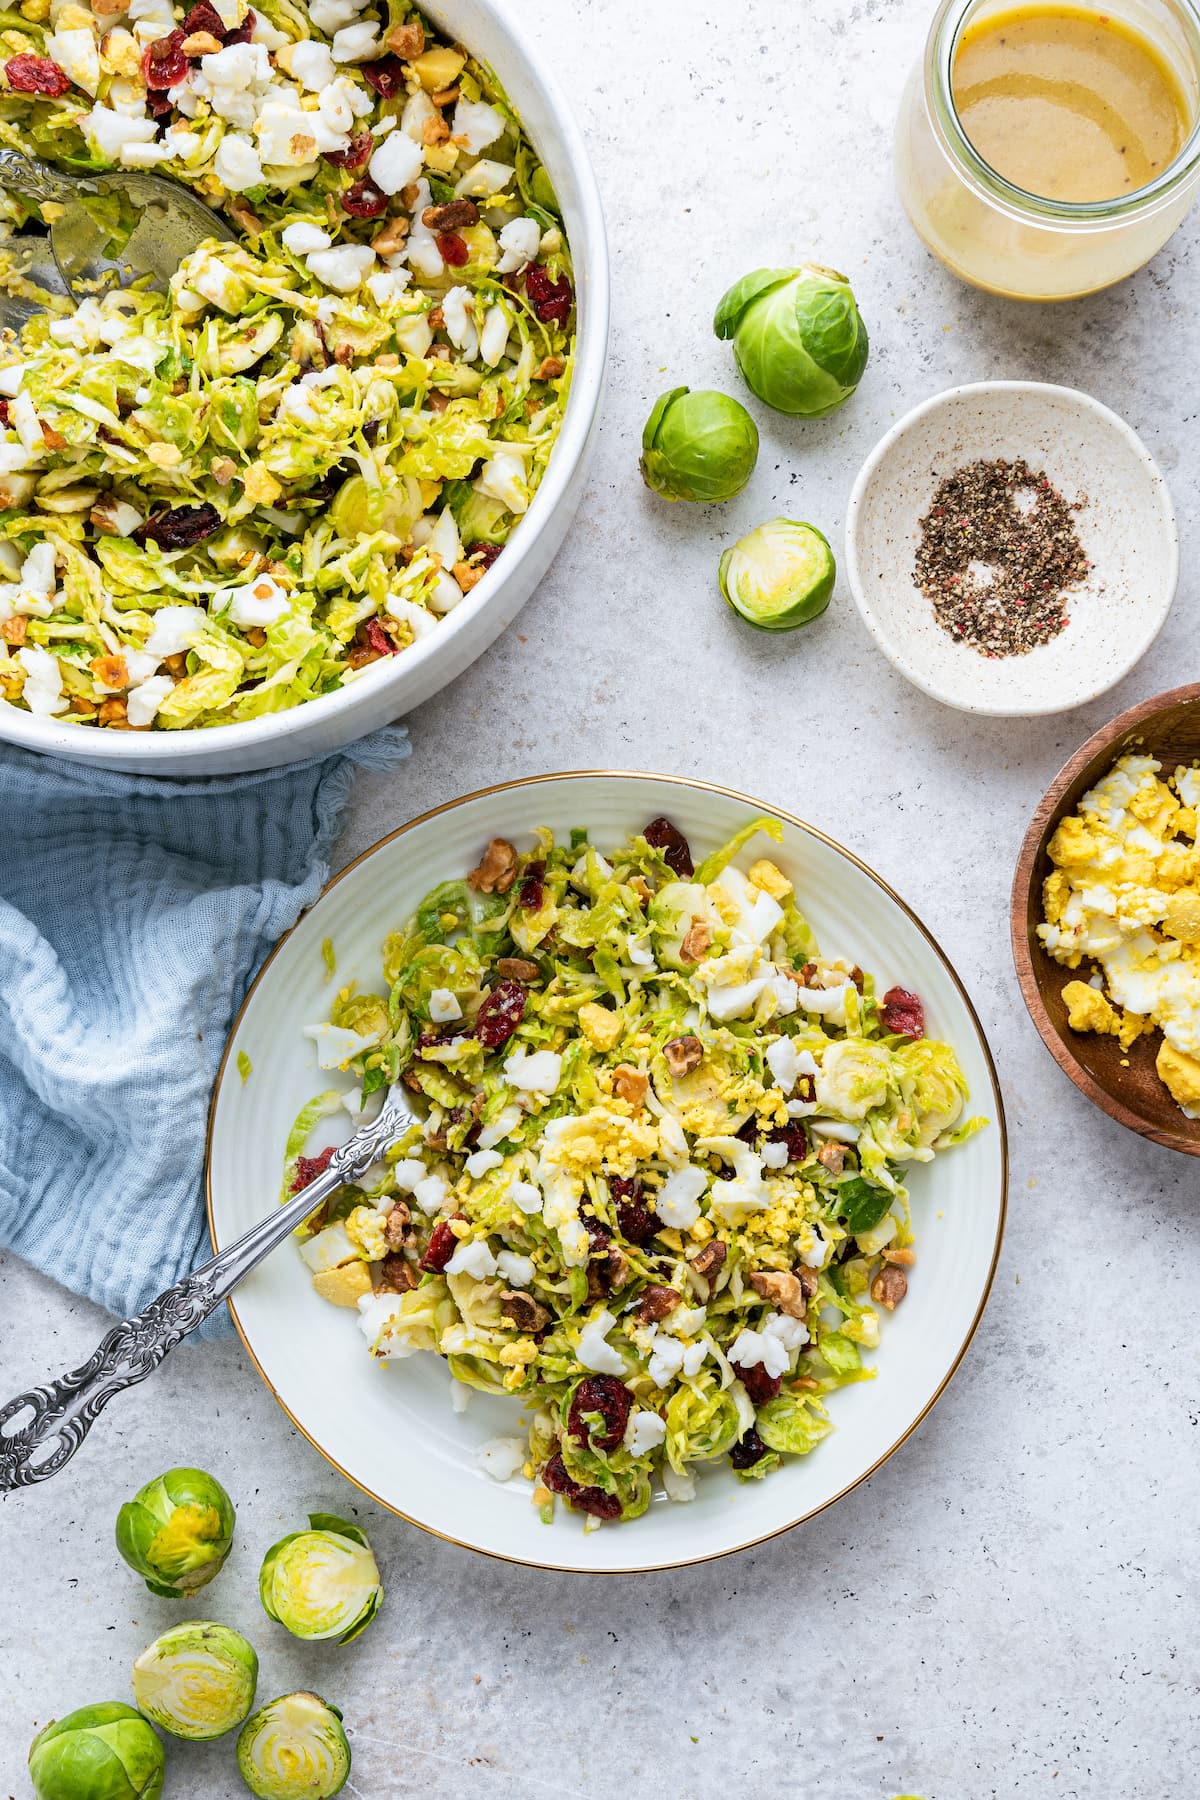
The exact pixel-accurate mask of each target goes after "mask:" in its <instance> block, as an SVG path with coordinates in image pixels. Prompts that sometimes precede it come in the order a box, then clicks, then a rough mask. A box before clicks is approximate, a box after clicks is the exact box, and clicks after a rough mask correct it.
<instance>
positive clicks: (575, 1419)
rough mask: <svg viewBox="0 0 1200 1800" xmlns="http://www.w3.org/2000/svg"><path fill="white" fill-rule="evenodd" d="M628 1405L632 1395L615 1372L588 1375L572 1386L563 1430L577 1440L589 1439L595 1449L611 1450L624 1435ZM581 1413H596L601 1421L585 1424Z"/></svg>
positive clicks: (584, 1442)
mask: <svg viewBox="0 0 1200 1800" xmlns="http://www.w3.org/2000/svg"><path fill="white" fill-rule="evenodd" d="M632 1405H633V1395H632V1394H631V1393H630V1391H629V1389H628V1388H627V1387H626V1386H625V1383H624V1382H623V1381H618V1380H617V1377H616V1376H615V1375H589V1376H588V1377H587V1378H586V1380H584V1381H581V1382H580V1384H579V1386H578V1387H577V1388H576V1389H575V1394H574V1397H573V1399H572V1401H571V1410H570V1412H569V1413H568V1414H567V1430H568V1431H569V1432H570V1434H571V1436H572V1437H573V1438H578V1440H579V1442H580V1443H581V1444H587V1443H591V1444H593V1445H594V1446H595V1447H596V1449H597V1450H615V1449H616V1447H617V1445H618V1444H619V1443H620V1441H621V1439H622V1438H623V1437H624V1436H625V1427H626V1425H628V1423H629V1412H630V1408H631V1407H632ZM585 1413H599V1414H600V1417H601V1419H602V1420H603V1424H601V1425H592V1426H590V1427H589V1426H588V1425H587V1423H586V1422H585V1420H584V1414H585Z"/></svg>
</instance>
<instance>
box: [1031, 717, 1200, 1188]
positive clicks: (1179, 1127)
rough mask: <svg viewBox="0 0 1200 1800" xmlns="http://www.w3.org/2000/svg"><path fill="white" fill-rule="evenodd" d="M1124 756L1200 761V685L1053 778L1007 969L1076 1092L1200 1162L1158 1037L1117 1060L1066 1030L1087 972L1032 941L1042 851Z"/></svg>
mask: <svg viewBox="0 0 1200 1800" xmlns="http://www.w3.org/2000/svg"><path fill="white" fill-rule="evenodd" d="M1129 750H1136V751H1138V752H1139V753H1148V754H1149V755H1151V756H1154V757H1156V758H1157V759H1158V761H1159V762H1161V763H1162V765H1163V768H1164V769H1165V770H1167V771H1168V772H1169V771H1170V770H1172V769H1174V768H1176V767H1177V766H1178V765H1179V764H1180V763H1183V764H1184V765H1187V764H1189V763H1192V762H1194V761H1195V760H1196V759H1197V758H1200V684H1198V685H1194V686H1192V687H1179V688H1172V689H1171V691H1170V692H1169V693H1166V694H1156V695H1155V696H1154V698H1153V699H1151V700H1143V701H1142V702H1141V703H1140V704H1139V705H1138V706H1131V707H1130V708H1129V711H1128V712H1123V713H1121V714H1120V716H1119V717H1118V718H1116V719H1114V720H1113V721H1112V723H1111V724H1110V725H1105V726H1103V727H1102V728H1101V730H1099V731H1097V732H1095V733H1094V735H1093V736H1092V737H1090V738H1089V739H1088V740H1087V743H1086V744H1084V745H1083V746H1082V747H1081V748H1080V749H1079V750H1077V751H1076V752H1075V755H1074V756H1073V757H1072V758H1071V760H1070V762H1069V763H1067V764H1066V766H1065V767H1064V768H1062V769H1060V770H1059V772H1058V774H1057V775H1056V776H1055V778H1054V780H1053V781H1052V782H1051V784H1050V786H1049V788H1048V789H1047V790H1046V794H1045V797H1044V799H1043V800H1042V803H1041V805H1040V806H1039V807H1038V809H1037V811H1036V812H1035V813H1034V815H1033V819H1032V821H1031V823H1030V826H1029V830H1028V831H1027V832H1026V834H1025V842H1024V843H1023V844H1022V846H1021V854H1020V857H1019V858H1018V861H1017V872H1016V877H1015V879H1014V881H1013V890H1012V912H1011V928H1012V949H1013V961H1014V962H1015V963H1016V965H1017V979H1018V980H1019V981H1020V983H1021V992H1022V994H1023V995H1024V997H1025V1004H1026V1006H1027V1007H1028V1008H1029V1015H1030V1017H1031V1018H1032V1020H1033V1022H1034V1024H1035V1025H1036V1026H1037V1028H1038V1031H1039V1032H1040V1033H1041V1036H1042V1042H1043V1043H1044V1044H1045V1046H1046V1048H1047V1050H1049V1052H1050V1054H1051V1056H1052V1057H1053V1058H1054V1060H1055V1062H1056V1063H1057V1064H1058V1066H1059V1068H1060V1069H1061V1070H1062V1071H1063V1073H1064V1074H1066V1075H1069V1076H1070V1078H1071V1080H1072V1081H1073V1082H1074V1083H1075V1086H1076V1087H1077V1088H1078V1089H1079V1091H1080V1092H1081V1093H1083V1094H1086V1095H1087V1097H1088V1099H1089V1100H1092V1101H1094V1102H1095V1104H1096V1105H1097V1106H1098V1107H1100V1109H1101V1110H1102V1111H1103V1112H1106V1113H1107V1114H1108V1116H1109V1118H1110V1119H1116V1121H1117V1123H1118V1124H1120V1125H1124V1126H1126V1127H1127V1128H1128V1129H1129V1130H1130V1131H1137V1132H1140V1133H1141V1135H1142V1136H1143V1137H1148V1138H1153V1139H1154V1142H1155V1143H1156V1144H1165V1145H1166V1146H1167V1147H1168V1149H1171V1150H1182V1151H1183V1152H1184V1154H1185V1155H1187V1156H1200V1119H1188V1118H1185V1117H1184V1115H1183V1113H1182V1112H1181V1111H1180V1110H1179V1108H1178V1107H1177V1106H1176V1104H1175V1102H1174V1101H1173V1100H1172V1098H1171V1096H1170V1094H1169V1093H1168V1092H1167V1090H1166V1088H1165V1087H1164V1086H1163V1084H1162V1082H1161V1081H1160V1080H1159V1078H1158V1076H1157V1074H1156V1073H1155V1069H1154V1059H1155V1057H1156V1056H1157V1054H1158V1047H1159V1044H1160V1043H1161V1042H1162V1039H1161V1036H1160V1034H1159V1033H1158V1032H1157V1031H1156V1032H1154V1033H1153V1034H1152V1035H1149V1036H1146V1037H1140V1038H1138V1039H1137V1041H1136V1043H1134V1044H1133V1045H1131V1047H1130V1049H1129V1050H1128V1051H1122V1049H1121V1047H1120V1045H1119V1044H1118V1043H1117V1040H1116V1038H1113V1037H1101V1036H1099V1035H1098V1034H1097V1033H1096V1032H1094V1031H1072V1030H1071V1028H1070V1026H1069V1025H1068V1024H1067V1008H1066V1004H1065V1002H1064V1001H1063V997H1062V990H1063V988H1064V987H1065V986H1066V984H1067V982H1068V981H1077V980H1080V979H1083V980H1086V979H1087V976H1088V974H1089V973H1090V970H1089V969H1088V968H1087V967H1085V968H1083V969H1064V968H1063V966H1062V964H1061V963H1056V962H1055V961H1054V960H1053V958H1052V957H1050V956H1047V954H1046V952H1045V951H1044V950H1043V949H1042V946H1041V944H1040V943H1039V941H1038V936H1037V926H1038V925H1039V924H1040V922H1041V919H1042V884H1043V882H1044V881H1045V879H1046V877H1047V875H1049V873H1050V870H1051V867H1052V864H1051V862H1050V858H1049V857H1048V856H1047V854H1046V846H1047V844H1048V843H1049V842H1050V839H1051V838H1052V837H1053V836H1054V833H1055V830H1056V829H1057V827H1058V823H1059V820H1060V819H1062V818H1065V816H1066V815H1067V814H1068V813H1070V812H1073V811H1074V809H1075V807H1076V806H1077V805H1078V803H1079V800H1080V797H1081V796H1082V795H1083V794H1085V793H1086V792H1087V790H1088V788H1090V787H1092V786H1093V785H1094V784H1095V783H1096V782H1097V781H1098V780H1099V779H1100V778H1101V776H1103V775H1105V774H1107V773H1108V771H1109V769H1111V768H1112V765H1113V764H1114V763H1115V762H1116V760H1117V758H1118V757H1120V756H1123V755H1125V753H1126V752H1127V751H1129Z"/></svg>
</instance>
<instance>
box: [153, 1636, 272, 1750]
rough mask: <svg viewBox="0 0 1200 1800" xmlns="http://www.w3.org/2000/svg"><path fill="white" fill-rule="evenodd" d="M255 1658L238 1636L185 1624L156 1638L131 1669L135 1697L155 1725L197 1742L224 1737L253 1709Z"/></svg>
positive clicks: (255, 1678) (242, 1639) (243, 1639)
mask: <svg viewBox="0 0 1200 1800" xmlns="http://www.w3.org/2000/svg"><path fill="white" fill-rule="evenodd" d="M257 1681H258V1657H257V1656H256V1655H255V1652H254V1647H253V1645H252V1644H248V1643H247V1642H246V1639H245V1638H244V1637H243V1636H242V1634H241V1632H240V1631H233V1630H231V1629H230V1627H229V1626H228V1625H217V1624H215V1623H214V1622H213V1621H212V1620H210V1619H189V1620H188V1621H187V1623H186V1624H183V1625H172V1627H171V1629H170V1630H169V1631H164V1632H163V1634H162V1636H161V1637H159V1638H155V1640H154V1642H153V1643H152V1644H150V1645H148V1646H147V1648H146V1649H145V1650H143V1651H142V1654H141V1655H140V1656H139V1657H138V1659H137V1661H136V1662H135V1663H134V1665H133V1697H134V1699H135V1700H136V1701H137V1703H138V1707H139V1710H140V1711H141V1712H143V1713H144V1714H145V1716H146V1718H148V1719H149V1720H150V1722H151V1724H153V1725H158V1726H160V1727H161V1728H162V1730H163V1731H169V1732H171V1733H172V1735H173V1736H175V1737H179V1738H188V1739H189V1740H193V1741H200V1740H203V1739H206V1738H217V1737H223V1736H224V1734H225V1733H226V1732H227V1731H232V1730H233V1728H234V1726H235V1725H240V1724H241V1722H242V1720H243V1719H244V1718H245V1717H246V1714H247V1713H248V1712H249V1711H250V1708H251V1707H252V1706H253V1705H254V1688H255V1684H256V1682H257Z"/></svg>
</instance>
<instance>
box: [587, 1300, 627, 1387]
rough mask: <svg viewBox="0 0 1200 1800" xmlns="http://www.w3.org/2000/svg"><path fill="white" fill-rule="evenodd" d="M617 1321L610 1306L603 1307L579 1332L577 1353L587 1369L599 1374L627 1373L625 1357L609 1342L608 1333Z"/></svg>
mask: <svg viewBox="0 0 1200 1800" xmlns="http://www.w3.org/2000/svg"><path fill="white" fill-rule="evenodd" d="M616 1322H617V1321H616V1319H615V1318H614V1316H613V1314H612V1313H610V1312H609V1310H608V1308H607V1307H603V1308H602V1309H601V1310H600V1311H599V1312H598V1313H596V1315H595V1316H594V1317H593V1318H591V1319H589V1320H588V1322H587V1324H586V1325H585V1326H584V1327H583V1330H582V1331H581V1332H580V1333H579V1345H578V1348H577V1350H576V1355H577V1356H578V1358H579V1361H580V1362H581V1363H582V1364H583V1366H584V1368H585V1369H592V1370H594V1371H595V1372H596V1373H597V1374H599V1375H623V1374H624V1373H625V1358H624V1357H623V1356H622V1355H621V1352H620V1351H619V1350H618V1349H616V1348H615V1346H614V1345H612V1344H610V1343H609V1342H608V1334H609V1332H610V1331H611V1330H612V1328H613V1326H614V1325H615V1324H616Z"/></svg>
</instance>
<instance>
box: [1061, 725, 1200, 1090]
mask: <svg viewBox="0 0 1200 1800" xmlns="http://www.w3.org/2000/svg"><path fill="white" fill-rule="evenodd" d="M1161 768H1162V765H1161V763H1159V762H1157V761H1156V760H1155V759H1154V758H1153V757H1150V756H1143V755H1132V754H1131V755H1128V756H1123V757H1121V758H1120V760H1119V761H1118V762H1117V763H1116V764H1115V765H1114V766H1113V768H1112V769H1111V770H1110V771H1109V773H1108V774H1107V775H1106V776H1105V777H1104V779H1103V780H1102V781H1100V782H1097V784H1096V786H1095V787H1094V788H1092V789H1091V790H1090V791H1089V792H1088V793H1086V794H1084V796H1083V798H1082V799H1081V800H1080V802H1079V807H1078V810H1077V812H1076V813H1074V814H1071V815H1069V816H1068V817H1067V818H1065V819H1063V820H1062V821H1061V822H1060V824H1059V826H1058V828H1057V830H1056V831H1055V833H1054V836H1053V837H1052V838H1051V840H1050V844H1049V856H1050V860H1051V862H1052V863H1053V864H1054V865H1055V866H1054V869H1053V871H1052V873H1051V874H1050V876H1049V877H1048V878H1047V880H1046V882H1045V885H1044V888H1043V893H1042V901H1043V913H1044V921H1043V923H1042V924H1040V925H1039V926H1038V936H1039V938H1040V939H1041V941H1042V943H1043V945H1044V946H1045V948H1046V950H1047V951H1048V952H1049V954H1050V955H1051V956H1053V957H1054V958H1055V960H1056V961H1058V962H1060V963H1063V964H1065V966H1066V967H1067V968H1070V969H1077V968H1079V967H1080V965H1081V964H1082V963H1084V962H1085V961H1087V962H1090V963H1093V964H1096V965H1097V966H1098V967H1099V969H1100V971H1101V974H1102V977H1103V987H1100V986H1093V985H1092V984H1090V983H1088V982H1085V981H1082V980H1078V981H1071V982H1068V983H1067V985H1066V986H1065V987H1064V989H1063V998H1064V1000H1065V1001H1066V1004H1067V1008H1068V1014H1067V1017H1068V1023H1069V1025H1070V1027H1071V1029H1072V1030H1073V1031H1094V1032H1099V1033H1103V1034H1108V1035H1111V1036H1113V1037H1115V1038H1117V1039H1118V1041H1119V1042H1120V1045H1121V1048H1122V1049H1124V1050H1127V1049H1128V1048H1129V1046H1130V1045H1131V1044H1132V1043H1133V1042H1134V1040H1135V1039H1136V1038H1137V1037H1138V1036H1139V1035H1140V1034H1141V1033H1143V1032H1149V1031H1153V1030H1154V1029H1155V1027H1158V1028H1159V1029H1160V1030H1161V1031H1162V1033H1163V1040H1164V1041H1163V1044H1162V1046H1161V1048H1160V1050H1159V1053H1158V1060H1157V1063H1156V1067H1157V1070H1158V1074H1159V1077H1160V1079H1161V1080H1162V1081H1163V1082H1164V1083H1165V1085H1166V1086H1167V1088H1168V1090H1169V1091H1170V1093H1171V1095H1172V1097H1173V1098H1174V1099H1175V1100H1176V1101H1177V1103H1178V1104H1179V1105H1180V1106H1181V1107H1183V1108H1184V1110H1185V1111H1191V1110H1192V1109H1196V1108H1200V849H1198V848H1197V846H1196V843H1195V837H1196V831H1197V810H1196V809H1197V803H1198V802H1200V770H1197V769H1195V768H1191V769H1188V768H1182V767H1181V768H1177V769H1176V770H1175V771H1174V773H1173V774H1172V775H1171V776H1170V777H1169V778H1168V779H1167V780H1162V779H1160V773H1161ZM1189 840H1190V841H1189Z"/></svg>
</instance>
